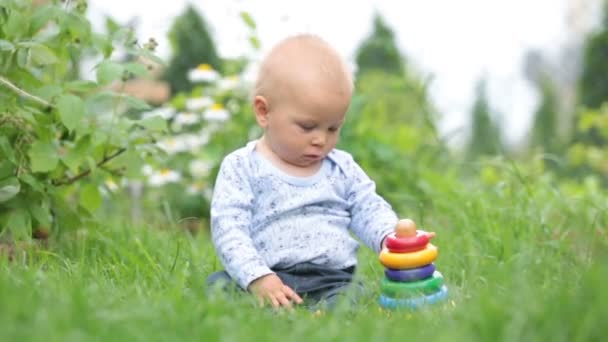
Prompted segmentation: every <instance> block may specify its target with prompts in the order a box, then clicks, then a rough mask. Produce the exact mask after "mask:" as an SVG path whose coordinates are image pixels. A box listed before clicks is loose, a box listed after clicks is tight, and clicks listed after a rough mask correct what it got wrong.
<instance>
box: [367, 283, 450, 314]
mask: <svg viewBox="0 0 608 342" xmlns="http://www.w3.org/2000/svg"><path fill="white" fill-rule="evenodd" d="M447 297H448V288H447V287H445V286H442V287H441V289H440V290H439V291H438V292H435V293H433V294H430V295H428V296H422V297H416V298H401V299H396V298H391V297H387V296H385V295H380V298H379V300H378V302H379V303H380V306H382V307H383V308H386V309H399V308H409V309H417V308H420V307H421V306H423V305H426V304H435V303H438V302H440V301H442V300H444V299H446V298H447Z"/></svg>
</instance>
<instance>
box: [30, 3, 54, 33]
mask: <svg viewBox="0 0 608 342" xmlns="http://www.w3.org/2000/svg"><path fill="white" fill-rule="evenodd" d="M60 12H61V9H60V8H58V7H57V6H55V5H44V6H40V7H38V8H37V9H36V12H35V13H34V15H32V18H31V19H30V24H31V25H32V31H34V32H37V31H38V30H40V29H41V28H42V27H43V26H45V25H46V23H48V22H49V21H50V20H51V19H55V18H57V16H58V14H59V13H60Z"/></svg>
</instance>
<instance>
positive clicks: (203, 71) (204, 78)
mask: <svg viewBox="0 0 608 342" xmlns="http://www.w3.org/2000/svg"><path fill="white" fill-rule="evenodd" d="M219 77H220V74H219V73H218V72H217V71H215V70H213V68H212V67H211V65H209V64H201V65H199V66H198V67H196V69H192V70H190V71H189V72H188V79H189V80H190V82H192V83H197V82H213V81H215V80H217V79H218V78H219Z"/></svg>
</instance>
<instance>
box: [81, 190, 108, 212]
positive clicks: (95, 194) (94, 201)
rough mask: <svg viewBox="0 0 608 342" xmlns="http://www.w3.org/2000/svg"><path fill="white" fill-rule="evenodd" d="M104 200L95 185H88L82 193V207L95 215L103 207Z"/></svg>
mask: <svg viewBox="0 0 608 342" xmlns="http://www.w3.org/2000/svg"><path fill="white" fill-rule="evenodd" d="M102 201H103V199H102V198H101V193H99V188H98V187H97V185H95V184H86V185H85V186H84V187H83V188H82V191H81V192H80V205H82V207H84V208H85V209H86V210H88V211H89V212H90V213H94V212H95V211H96V210H97V209H99V207H101V203H102Z"/></svg>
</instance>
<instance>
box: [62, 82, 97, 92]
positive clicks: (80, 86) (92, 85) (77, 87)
mask: <svg viewBox="0 0 608 342" xmlns="http://www.w3.org/2000/svg"><path fill="white" fill-rule="evenodd" d="M98 87H99V85H98V84H97V82H93V81H86V80H77V81H72V82H68V83H66V84H65V85H64V89H65V90H66V91H74V92H89V91H91V90H95V89H97V88H98Z"/></svg>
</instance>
